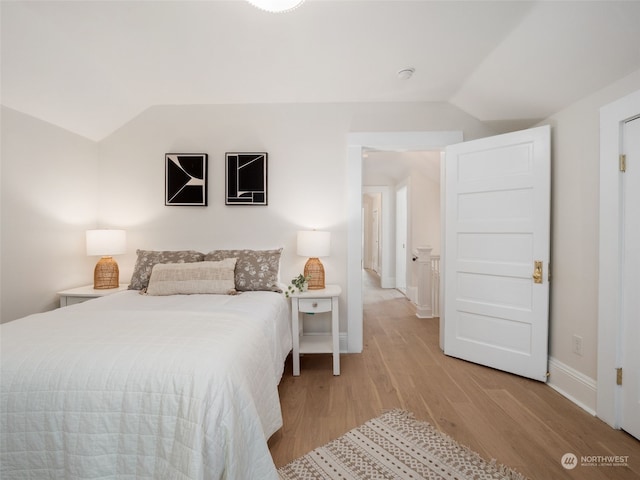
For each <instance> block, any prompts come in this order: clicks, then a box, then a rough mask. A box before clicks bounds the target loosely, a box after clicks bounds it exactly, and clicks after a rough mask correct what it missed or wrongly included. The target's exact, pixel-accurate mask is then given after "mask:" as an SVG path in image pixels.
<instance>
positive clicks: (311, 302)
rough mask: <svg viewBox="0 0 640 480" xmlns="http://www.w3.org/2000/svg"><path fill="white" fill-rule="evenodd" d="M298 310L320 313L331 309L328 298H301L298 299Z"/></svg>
mask: <svg viewBox="0 0 640 480" xmlns="http://www.w3.org/2000/svg"><path fill="white" fill-rule="evenodd" d="M298 311H299V312H303V313H320V312H330V311H331V299H330V298H301V299H300V300H298Z"/></svg>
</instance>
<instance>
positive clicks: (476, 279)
mask: <svg viewBox="0 0 640 480" xmlns="http://www.w3.org/2000/svg"><path fill="white" fill-rule="evenodd" d="M444 163H445V235H444V240H445V242H446V248H445V249H444V255H445V264H444V268H445V292H444V352H445V354H447V355H450V356H453V357H458V358H461V359H464V360H468V361H471V362H474V363H478V364H482V365H486V366H489V367H493V368H496V369H499V370H504V371H507V372H511V373H515V374H517V375H521V376H524V377H528V378H532V379H535V380H540V381H543V382H544V381H546V379H547V354H548V330H549V259H550V257H549V240H550V178H551V173H550V127H549V126H544V127H538V128H534V129H530V130H524V131H521V132H514V133H509V134H505V135H499V136H496V137H490V138H483V139H480V140H474V141H470V142H465V143H460V144H457V145H452V146H450V147H447V149H446V161H445V162H444Z"/></svg>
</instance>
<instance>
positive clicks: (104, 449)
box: [0, 291, 291, 480]
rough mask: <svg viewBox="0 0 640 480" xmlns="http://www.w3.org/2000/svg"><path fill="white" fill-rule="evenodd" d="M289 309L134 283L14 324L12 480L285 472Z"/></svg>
mask: <svg viewBox="0 0 640 480" xmlns="http://www.w3.org/2000/svg"><path fill="white" fill-rule="evenodd" d="M288 308H289V307H288V303H287V301H286V299H285V298H283V296H282V295H279V294H276V293H272V292H245V293H242V294H241V295H237V296H224V295H188V296H187V295H176V296H171V297H151V296H143V295H139V294H138V293H137V292H134V291H127V292H122V293H118V294H113V295H110V296H107V297H103V298H100V299H96V300H91V301H89V302H85V303H82V304H78V305H73V306H70V307H66V308H61V309H58V310H54V311H51V312H47V313H43V314H37V315H32V316H29V317H25V318H23V319H20V320H16V321H14V322H10V323H7V324H4V325H2V326H1V327H0V328H1V332H0V333H1V340H2V351H1V360H2V376H1V378H0V382H1V384H2V390H1V395H2V397H1V404H0V406H1V408H2V412H1V416H2V422H1V429H2V430H1V433H0V435H1V440H2V442H1V457H0V460H1V461H2V466H1V472H0V477H1V478H2V479H3V480H7V479H21V480H24V479H34V478H38V479H41V478H61V479H62V478H64V479H80V478H82V479H97V478H123V479H133V478H136V479H142V478H148V479H176V480H181V479H220V478H225V479H238V480H249V479H260V480H267V479H276V478H277V473H276V470H275V467H274V464H273V461H272V459H271V455H270V453H269V449H268V447H267V442H266V440H267V439H268V438H269V437H270V436H271V435H272V434H273V433H274V432H275V431H276V430H278V429H279V428H280V427H281V426H282V416H281V411H280V403H279V398H278V390H277V384H278V383H279V381H280V378H281V376H282V372H283V365H284V360H285V358H286V355H287V354H288V352H289V351H290V349H291V333H290V328H289V310H288Z"/></svg>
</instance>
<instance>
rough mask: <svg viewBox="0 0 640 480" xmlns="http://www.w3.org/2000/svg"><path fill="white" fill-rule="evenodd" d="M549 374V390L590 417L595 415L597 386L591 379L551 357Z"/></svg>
mask: <svg viewBox="0 0 640 480" xmlns="http://www.w3.org/2000/svg"><path fill="white" fill-rule="evenodd" d="M549 373H550V376H549V382H548V385H549V386H550V387H551V388H553V389H554V390H555V391H557V392H558V393H560V395H562V396H564V397H566V398H567V399H568V400H571V401H572V402H573V403H575V404H576V405H578V406H579V407H580V408H582V409H583V410H585V411H587V412H588V413H590V414H591V415H593V416H595V415H596V398H597V391H598V384H597V382H596V381H595V380H594V379H593V378H591V377H588V376H587V375H585V374H584V373H581V372H579V371H577V370H576V369H574V368H571V367H570V366H569V365H565V364H564V363H562V362H560V361H559V360H557V359H555V358H553V357H549Z"/></svg>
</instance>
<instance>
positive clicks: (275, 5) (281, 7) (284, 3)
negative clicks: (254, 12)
mask: <svg viewBox="0 0 640 480" xmlns="http://www.w3.org/2000/svg"><path fill="white" fill-rule="evenodd" d="M247 1H248V2H249V3H250V4H251V5H253V6H254V7H258V8H259V9H260V10H264V11H266V12H273V13H281V12H289V11H291V10H293V9H295V8H298V7H299V6H300V5H302V3H303V2H304V0H247Z"/></svg>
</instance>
